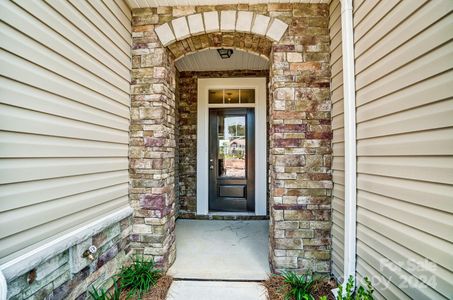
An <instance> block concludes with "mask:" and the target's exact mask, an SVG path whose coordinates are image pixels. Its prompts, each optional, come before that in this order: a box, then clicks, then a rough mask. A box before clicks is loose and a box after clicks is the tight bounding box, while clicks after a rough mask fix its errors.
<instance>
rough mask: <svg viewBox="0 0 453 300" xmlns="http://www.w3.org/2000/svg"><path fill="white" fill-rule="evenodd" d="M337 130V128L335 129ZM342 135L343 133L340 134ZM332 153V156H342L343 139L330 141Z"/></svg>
mask: <svg viewBox="0 0 453 300" xmlns="http://www.w3.org/2000/svg"><path fill="white" fill-rule="evenodd" d="M337 131H339V130H337ZM334 135H335V132H334ZM341 136H343V134H341ZM332 152H333V153H332V155H333V157H335V156H344V143H343V141H339V142H336V143H332Z"/></svg>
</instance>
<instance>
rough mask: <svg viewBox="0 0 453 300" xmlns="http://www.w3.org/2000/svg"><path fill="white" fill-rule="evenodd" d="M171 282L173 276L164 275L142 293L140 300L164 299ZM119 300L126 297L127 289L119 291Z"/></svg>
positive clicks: (124, 299) (123, 299)
mask: <svg viewBox="0 0 453 300" xmlns="http://www.w3.org/2000/svg"><path fill="white" fill-rule="evenodd" d="M172 282H173V277H171V276H167V275H164V276H162V277H161V278H159V280H157V283H156V285H155V286H154V287H153V288H151V289H150V290H149V291H148V292H147V293H145V294H144V295H143V297H142V298H141V299H142V300H165V299H166V298H167V293H168V290H169V289H170V285H171V283H172ZM136 298H137V297H132V298H129V299H128V300H130V299H136ZM120 299H121V300H126V299H127V291H123V292H122V293H121V297H120Z"/></svg>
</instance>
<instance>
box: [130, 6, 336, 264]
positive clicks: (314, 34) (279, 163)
mask: <svg viewBox="0 0 453 300" xmlns="http://www.w3.org/2000/svg"><path fill="white" fill-rule="evenodd" d="M206 11H219V12H221V11H252V12H254V13H256V14H260V15H264V16H270V17H271V18H273V19H274V18H275V19H279V20H281V21H283V22H285V23H286V24H288V25H289V26H288V29H287V30H286V32H285V34H284V35H283V37H282V38H281V39H280V40H279V41H278V42H277V41H272V40H271V39H269V38H267V37H264V36H259V35H257V34H253V33H244V32H236V31H233V32H229V31H224V32H220V31H217V32H209V33H200V34H197V35H190V36H188V37H185V38H182V39H180V40H178V41H175V42H168V43H166V46H165V47H164V46H163V45H162V44H161V41H160V39H159V38H158V36H157V34H156V32H155V29H156V28H157V27H159V26H160V25H162V24H165V23H167V22H168V23H169V24H171V22H172V20H175V19H177V18H180V17H181V16H188V15H193V14H196V13H200V12H206ZM328 15H329V12H328V6H327V5H325V4H260V5H221V6H193V7H161V8H146V9H135V10H133V18H132V22H133V50H132V54H133V57H132V63H133V70H132V87H131V92H132V99H131V100H132V101H131V102H132V108H131V127H130V199H131V205H132V206H133V208H134V209H135V212H134V221H133V223H134V224H133V229H132V230H133V234H132V235H131V247H132V248H133V250H134V251H136V252H141V253H144V254H145V255H149V256H152V257H154V258H155V259H156V260H157V261H158V262H159V263H160V264H161V265H162V266H163V267H164V268H167V267H168V266H169V265H171V263H172V262H173V261H174V258H175V243H174V242H175V233H174V229H175V218H176V216H177V215H178V214H179V213H180V214H181V215H184V216H186V217H187V216H190V215H191V214H193V212H194V211H195V209H196V207H195V206H196V201H195V199H196V198H195V197H196V189H195V186H196V178H195V173H196V170H195V167H196V163H195V162H196V152H195V151H196V143H195V141H196V106H195V109H194V103H196V102H194V101H196V98H194V97H196V89H195V91H194V89H193V86H194V83H196V79H197V78H198V77H219V76H222V75H219V72H211V73H210V72H205V73H204V74H198V75H197V74H194V73H192V74H191V73H186V72H184V73H181V74H178V71H177V70H176V69H175V64H174V61H175V59H178V58H179V57H181V56H183V55H186V54H188V53H191V52H194V51H197V50H201V49H204V48H208V47H221V46H224V47H236V48H241V49H245V50H248V51H251V52H254V53H257V54H259V55H263V56H266V57H267V58H268V59H269V61H270V71H269V72H267V75H268V78H269V91H268V94H269V100H268V112H269V114H268V122H269V124H268V126H269V132H268V139H269V143H268V144H269V149H268V151H269V169H268V174H269V199H268V207H269V216H270V243H269V245H270V262H271V265H272V268H273V269H274V270H276V271H280V270H283V269H294V270H296V271H301V272H302V271H305V270H307V269H310V270H313V271H315V272H319V273H328V272H330V248H331V240H330V226H331V225H330V224H331V220H330V218H331V217H330V210H331V206H330V205H331V189H332V178H331V139H332V133H331V121H330V120H331V116H330V111H331V103H330V96H329V93H330V91H329V87H330V69H329V35H328ZM169 26H171V25H169ZM241 72H242V73H241ZM243 72H245V71H237V72H236V74H243ZM258 73H259V74H261V75H262V74H263V73H262V71H260V72H257V73H254V72H249V75H256V74H258ZM224 74H234V72H229V73H228V72H225V73H224ZM261 75H258V76H260V77H262V76H261ZM223 76H226V77H227V76H228V75H223ZM177 81H179V82H178V83H179V86H180V90H179V93H177V88H176V87H177ZM176 145H178V147H176ZM178 193H179V199H178ZM178 210H179V211H178Z"/></svg>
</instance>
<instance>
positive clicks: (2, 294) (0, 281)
mask: <svg viewBox="0 0 453 300" xmlns="http://www.w3.org/2000/svg"><path fill="white" fill-rule="evenodd" d="M7 292H8V284H7V283H6V279H5V276H4V275H3V272H2V271H1V270H0V300H6V295H7Z"/></svg>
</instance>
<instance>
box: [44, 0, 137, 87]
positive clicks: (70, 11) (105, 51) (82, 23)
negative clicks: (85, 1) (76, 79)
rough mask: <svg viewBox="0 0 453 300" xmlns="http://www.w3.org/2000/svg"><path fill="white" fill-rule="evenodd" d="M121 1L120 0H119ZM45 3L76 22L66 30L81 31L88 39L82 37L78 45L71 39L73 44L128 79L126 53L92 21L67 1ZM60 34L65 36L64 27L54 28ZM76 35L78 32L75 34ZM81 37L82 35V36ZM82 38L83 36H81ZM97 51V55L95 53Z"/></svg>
mask: <svg viewBox="0 0 453 300" xmlns="http://www.w3.org/2000/svg"><path fill="white" fill-rule="evenodd" d="M120 1H121V0H120ZM46 3H47V4H48V5H50V6H51V7H52V8H53V9H54V10H56V11H58V13H59V14H60V15H62V16H63V17H64V18H65V19H67V20H68V21H69V22H71V23H72V24H77V28H76V29H75V27H74V28H72V27H69V26H68V28H67V30H69V31H68V32H78V31H79V32H81V33H82V34H83V35H85V36H86V37H89V39H84V40H85V42H84V43H82V44H81V45H79V44H78V43H77V42H76V40H71V41H72V42H73V43H74V44H76V45H79V46H80V47H81V48H82V49H83V50H84V51H85V52H87V53H88V54H90V55H91V56H92V57H94V58H98V59H99V60H100V62H101V63H103V64H105V65H106V66H107V67H109V68H110V69H112V71H113V72H115V73H117V74H119V75H121V76H122V77H123V78H125V79H126V80H129V70H130V69H131V66H132V62H131V58H130V56H129V55H128V54H126V53H124V52H123V51H121V49H120V48H119V47H118V46H117V45H116V44H115V43H113V42H112V41H111V40H110V39H109V38H108V37H107V36H106V35H104V33H103V32H102V31H100V30H99V29H98V28H97V27H96V26H95V25H94V24H93V23H91V22H90V21H89V20H87V19H85V16H84V15H83V14H82V13H80V12H79V11H78V10H77V9H76V8H75V7H74V6H72V5H71V4H70V3H69V2H67V1H58V0H47V1H46ZM55 30H61V31H59V32H60V34H62V35H63V36H66V34H67V31H63V30H65V27H63V28H62V29H60V28H56V29H55ZM77 36H78V34H77ZM82 37H83V36H82ZM66 38H69V39H71V38H73V37H66ZM82 39H83V38H82ZM96 53H97V55H96Z"/></svg>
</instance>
